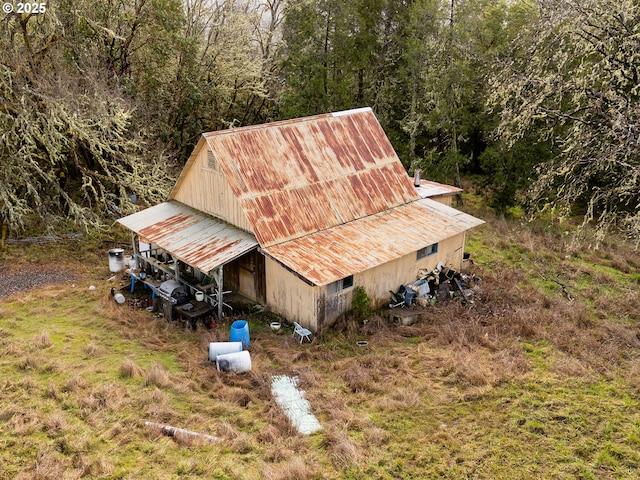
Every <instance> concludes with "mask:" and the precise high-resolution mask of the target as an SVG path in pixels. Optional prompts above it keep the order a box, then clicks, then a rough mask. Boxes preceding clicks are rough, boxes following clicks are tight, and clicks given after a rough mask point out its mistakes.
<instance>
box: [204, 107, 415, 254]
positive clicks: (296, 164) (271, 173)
mask: <svg viewBox="0 0 640 480" xmlns="http://www.w3.org/2000/svg"><path fill="white" fill-rule="evenodd" d="M204 138H205V139H206V141H207V144H208V146H209V148H210V150H211V151H212V152H213V153H214V154H215V156H216V158H217V159H218V162H219V165H220V169H221V170H222V171H223V173H224V174H225V176H226V177H227V179H228V181H229V183H230V186H231V188H232V190H233V192H234V194H235V196H236V197H237V198H238V199H239V201H240V204H241V205H242V208H243V209H244V211H245V213H246V215H247V218H248V219H249V221H250V222H251V224H252V226H253V230H254V232H255V235H256V237H257V239H258V241H259V242H260V244H261V245H262V246H263V247H269V246H272V245H276V244H278V243H282V242H286V241H288V240H291V239H294V238H300V237H303V236H305V235H309V234H312V233H315V232H317V231H319V230H326V229H328V228H332V227H335V226H337V225H341V224H345V223H348V222H352V221H354V220H357V219H360V218H364V217H366V216H369V215H374V214H376V213H380V212H383V211H385V210H388V209H390V208H394V207H397V206H399V205H403V204H405V203H408V202H411V201H414V200H417V199H419V198H420V197H419V196H418V194H417V193H416V189H415V187H414V186H413V182H412V180H411V179H410V178H409V177H408V176H407V174H406V172H405V170H404V168H403V166H402V164H401V162H400V160H399V159H398V156H397V155H396V153H395V151H394V150H393V147H392V146H391V143H390V142H389V140H388V138H387V136H386V135H385V133H384V131H383V130H382V127H381V126H380V124H379V123H378V120H377V119H376V117H375V115H374V114H373V112H372V111H371V109H370V108H363V109H357V110H350V111H346V112H339V113H335V114H326V115H318V116H315V117H307V118H302V119H296V120H288V121H283V122H275V123H271V124H266V125H257V126H251V127H242V128H237V129H231V130H224V131H219V132H212V133H206V134H204Z"/></svg>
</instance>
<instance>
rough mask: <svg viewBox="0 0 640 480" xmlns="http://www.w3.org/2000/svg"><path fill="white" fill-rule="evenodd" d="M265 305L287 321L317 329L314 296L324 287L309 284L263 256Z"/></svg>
mask: <svg viewBox="0 0 640 480" xmlns="http://www.w3.org/2000/svg"><path fill="white" fill-rule="evenodd" d="M265 270H266V297H267V302H266V303H267V306H268V307H269V308H270V309H271V310H272V311H274V312H276V313H277V314H278V315H281V316H283V317H284V318H286V319H287V320H289V321H296V322H298V323H300V324H301V325H303V326H305V327H307V328H310V329H311V330H314V331H317V329H318V318H317V313H318V311H317V308H316V307H317V305H316V298H317V296H318V295H319V293H320V291H321V290H322V291H324V287H314V286H311V285H309V284H307V283H305V282H304V281H302V280H301V279H299V278H298V277H296V276H295V275H294V274H293V273H291V272H290V271H288V270H287V269H285V268H284V267H282V266H281V265H280V264H279V263H277V262H276V261H274V260H272V259H270V258H268V257H265Z"/></svg>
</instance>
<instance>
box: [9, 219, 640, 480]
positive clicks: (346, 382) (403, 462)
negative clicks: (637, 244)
mask: <svg viewBox="0 0 640 480" xmlns="http://www.w3.org/2000/svg"><path fill="white" fill-rule="evenodd" d="M485 218H486V217H485ZM92 243H93V244H94V245H93V246H88V245H89V244H92ZM108 248H109V246H108V245H105V244H101V243H100V242H99V241H97V240H90V239H89V240H87V239H85V240H76V241H69V242H67V243H56V244H48V245H31V246H29V245H11V247H10V249H9V252H8V253H7V254H5V255H4V257H0V276H5V279H6V278H9V276H10V275H16V274H17V273H20V274H26V275H27V276H28V275H29V274H30V273H31V274H32V275H34V276H36V275H42V272H50V273H51V274H52V277H51V278H52V279H53V280H56V283H52V284H35V285H34V286H33V287H32V288H29V289H28V290H22V291H15V292H12V293H10V294H7V295H3V293H2V292H0V295H3V296H1V297H0V479H79V478H92V479H93V478H95V479H179V478H202V479H268V480H285V479H291V480H293V479H296V480H304V479H423V478H424V479H429V478H448V479H468V478H474V479H510V480H513V479H543V478H544V479H549V478H553V479H575V478H579V479H635V478H639V477H640V362H639V358H640V326H639V323H640V293H639V292H640V252H638V251H636V250H633V249H632V248H630V247H629V246H627V245H625V244H624V242H622V241H618V240H614V239H612V240H611V241H607V242H605V243H603V244H601V245H600V246H599V248H598V249H597V250H596V249H587V248H582V249H577V248H574V247H572V246H571V242H570V238H569V236H568V235H566V234H565V233H564V232H563V231H562V229H561V228H559V227H558V226H553V227H546V226H540V225H536V224H523V223H521V222H519V221H505V220H489V221H488V223H487V225H485V226H483V227H481V228H479V229H477V230H476V231H474V232H472V233H471V234H470V235H469V239H468V250H469V251H470V252H471V253H472V255H473V258H474V261H475V263H476V265H475V267H474V268H475V269H476V273H478V274H479V275H480V276H481V277H482V278H483V282H482V284H481V290H480V292H478V294H477V296H476V299H475V301H474V302H473V303H471V304H467V305H463V304H461V303H460V302H457V301H451V302H446V303H439V304H436V305H435V306H433V307H429V308H427V309H426V310H425V311H424V313H423V314H422V315H421V318H420V320H419V321H418V322H417V323H415V324H414V325H411V326H401V325H395V324H392V323H390V322H389V321H388V320H386V319H385V318H383V317H382V316H380V315H375V314H374V315H372V316H371V317H370V318H369V320H368V321H367V322H366V323H364V324H363V323H362V322H356V321H355V320H352V319H351V320H350V319H346V320H345V321H344V322H341V323H340V324H339V325H336V326H335V328H332V329H331V330H330V331H328V332H325V333H324V335H322V336H321V337H320V336H316V338H314V341H313V343H311V344H308V343H305V344H303V345H299V344H298V343H297V342H294V341H293V339H292V337H291V335H290V332H291V330H290V329H285V331H284V332H281V334H276V333H274V332H272V331H271V330H270V329H269V328H268V322H269V318H268V317H266V316H264V315H262V316H261V315H253V316H248V317H243V318H248V320H249V328H250V333H251V347H250V352H251V358H252V365H253V368H252V371H251V372H248V373H243V374H232V373H224V372H218V371H217V370H216V369H215V366H214V365H212V364H211V363H210V362H209V361H208V345H209V342H212V341H226V340H228V332H229V325H230V322H231V321H232V320H233V318H229V319H227V320H226V321H225V322H223V323H220V324H218V325H217V326H216V327H215V328H213V329H211V330H206V329H203V328H200V329H198V330H196V331H192V330H186V329H183V328H180V327H178V326H176V325H173V324H168V323H167V322H166V321H164V320H163V319H158V318H155V317H154V316H153V315H152V314H150V313H149V312H146V311H145V310H137V309H135V310H134V309H132V308H130V307H129V306H127V305H123V306H120V305H117V304H116V303H115V302H114V301H113V299H112V297H111V295H110V293H109V291H110V288H111V287H112V286H114V282H113V281H112V282H109V281H108V278H109V277H110V276H111V274H110V273H109V271H108V261H107V260H108V259H107V251H108ZM60 272H63V273H64V275H62V276H56V275H59V274H60ZM43 283H45V282H43ZM115 284H116V286H118V287H120V286H123V285H124V280H122V279H120V278H118V279H116V281H115ZM90 285H95V287H96V288H95V290H89V286H90ZM562 285H564V286H565V289H564V290H563V287H562ZM567 293H568V294H569V295H567ZM569 296H570V297H571V299H569V298H568V297H569ZM359 340H366V341H367V342H368V344H367V346H365V347H361V346H357V345H356V342H357V341H359ZM281 374H286V375H291V376H297V377H298V378H299V383H300V388H301V389H302V390H304V391H305V395H306V398H307V399H308V400H309V402H310V404H311V406H312V409H313V412H314V413H315V414H316V416H317V417H318V419H319V420H320V423H321V424H322V426H323V429H322V430H321V431H320V432H318V433H315V434H313V435H308V436H305V435H301V434H299V433H297V432H296V431H295V429H294V428H293V427H292V426H291V424H290V422H289V420H288V418H287V417H286V416H285V415H284V414H283V413H282V411H281V410H280V408H279V407H278V406H277V405H276V403H275V402H274V401H273V399H272V396H271V391H270V383H271V377H272V376H273V375H281ZM147 421H151V422H157V423H160V424H167V425H172V426H175V427H179V428H184V429H188V430H192V431H196V432H201V433H205V434H208V435H214V436H216V437H218V441H217V442H214V443H209V442H204V441H197V440H194V439H193V438H191V437H184V436H175V437H168V436H165V435H163V434H162V432H161V431H160V430H159V429H158V428H149V427H147V426H145V422H147Z"/></svg>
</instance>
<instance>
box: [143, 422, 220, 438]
mask: <svg viewBox="0 0 640 480" xmlns="http://www.w3.org/2000/svg"><path fill="white" fill-rule="evenodd" d="M144 426H145V427H151V428H158V429H160V431H161V432H162V433H163V434H164V435H166V436H167V437H176V436H179V435H185V436H187V437H195V438H201V439H203V440H206V441H208V442H217V441H218V437H214V436H211V435H207V434H206V433H198V432H194V431H191V430H185V429H184V428H178V427H172V426H171V425H163V424H161V423H156V422H144Z"/></svg>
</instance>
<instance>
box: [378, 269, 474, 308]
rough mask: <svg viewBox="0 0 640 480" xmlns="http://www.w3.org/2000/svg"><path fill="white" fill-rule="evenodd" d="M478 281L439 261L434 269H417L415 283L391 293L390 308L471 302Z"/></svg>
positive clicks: (401, 286)
mask: <svg viewBox="0 0 640 480" xmlns="http://www.w3.org/2000/svg"><path fill="white" fill-rule="evenodd" d="M481 282H482V279H481V278H479V277H477V276H476V275H475V274H474V275H467V274H464V273H460V272H458V271H457V270H454V269H452V268H449V267H445V266H444V264H443V263H442V262H440V263H438V266H437V267H436V268H435V269H434V270H420V271H419V272H418V280H416V281H415V282H413V283H410V284H407V285H400V288H398V291H397V292H392V291H390V293H391V298H390V300H389V308H409V307H412V306H414V305H417V306H420V307H426V306H427V305H434V304H435V303H436V302H443V301H445V300H449V299H455V298H457V299H460V300H461V301H463V302H465V303H472V302H473V298H474V296H475V292H476V290H477V287H478V285H480V283H481Z"/></svg>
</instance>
